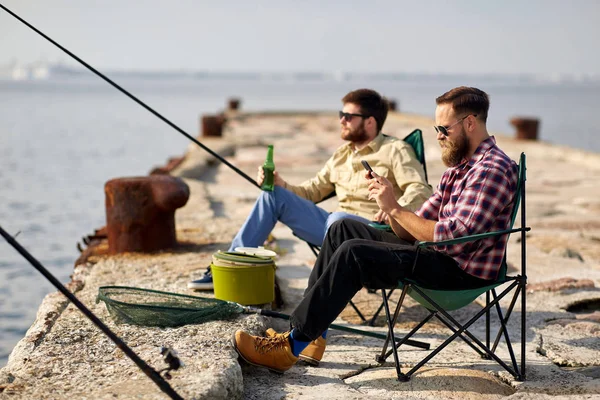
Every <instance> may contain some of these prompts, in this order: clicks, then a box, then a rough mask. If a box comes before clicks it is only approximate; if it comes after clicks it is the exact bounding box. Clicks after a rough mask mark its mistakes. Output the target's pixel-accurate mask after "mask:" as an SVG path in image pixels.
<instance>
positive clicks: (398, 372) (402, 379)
mask: <svg viewBox="0 0 600 400" xmlns="http://www.w3.org/2000/svg"><path fill="white" fill-rule="evenodd" d="M392 290H393V289H392ZM390 292H391V290H390ZM381 296H382V297H383V305H384V307H385V315H386V318H387V321H388V332H389V333H388V334H389V336H390V337H391V338H392V349H393V351H394V363H395V364H396V375H397V376H398V381H400V382H406V381H408V380H409V379H410V378H409V377H408V376H406V375H404V374H403V373H402V370H401V369H400V360H398V348H397V347H396V337H395V336H394V326H393V324H392V317H391V315H390V307H389V305H388V297H387V296H386V293H385V289H382V290H381Z"/></svg>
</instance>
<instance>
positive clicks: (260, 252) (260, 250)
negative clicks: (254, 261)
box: [235, 246, 277, 258]
mask: <svg viewBox="0 0 600 400" xmlns="http://www.w3.org/2000/svg"><path fill="white" fill-rule="evenodd" d="M235 251H237V252H239V253H244V254H251V255H253V256H260V257H271V258H275V257H277V253H275V252H274V251H272V250H268V249H265V248H264V247H262V246H259V247H236V248H235Z"/></svg>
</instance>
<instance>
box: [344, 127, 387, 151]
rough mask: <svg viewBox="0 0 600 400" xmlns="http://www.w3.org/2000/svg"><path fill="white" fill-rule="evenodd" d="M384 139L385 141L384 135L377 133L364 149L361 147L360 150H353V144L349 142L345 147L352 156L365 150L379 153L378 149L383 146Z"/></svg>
mask: <svg viewBox="0 0 600 400" xmlns="http://www.w3.org/2000/svg"><path fill="white" fill-rule="evenodd" d="M384 139H385V135H384V134H383V133H381V132H379V133H378V134H377V136H375V137H374V138H373V140H371V141H370V142H369V143H368V144H367V145H366V146H365V147H363V148H362V149H360V150H356V149H354V144H353V143H351V142H350V143H348V144H347V146H348V148H349V149H350V150H351V151H352V152H353V153H354V154H358V153H362V152H363V151H364V150H365V149H366V148H369V149H371V151H370V152H371V153H377V151H379V148H380V147H381V145H382V144H383V141H384Z"/></svg>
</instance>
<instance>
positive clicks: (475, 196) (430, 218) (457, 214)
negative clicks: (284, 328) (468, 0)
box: [233, 87, 518, 372]
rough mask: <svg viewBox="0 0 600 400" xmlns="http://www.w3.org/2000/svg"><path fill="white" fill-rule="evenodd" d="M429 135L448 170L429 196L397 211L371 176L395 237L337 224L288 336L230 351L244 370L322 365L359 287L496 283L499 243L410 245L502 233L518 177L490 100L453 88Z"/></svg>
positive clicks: (239, 341)
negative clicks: (498, 136) (491, 128)
mask: <svg viewBox="0 0 600 400" xmlns="http://www.w3.org/2000/svg"><path fill="white" fill-rule="evenodd" d="M436 104H437V108H436V112H435V121H436V124H437V125H436V126H435V131H436V132H437V139H438V141H439V144H440V146H441V148H442V161H443V162H444V164H446V166H448V169H447V170H446V172H444V174H443V175H442V178H441V181H440V184H439V185H438V187H437V190H436V191H435V193H434V194H433V195H432V196H431V197H430V198H429V200H427V201H426V202H425V203H424V204H423V206H422V207H421V208H420V209H418V210H417V211H416V212H411V211H409V210H407V209H405V208H403V207H402V206H400V205H399V204H398V202H397V201H396V199H395V198H394V193H393V190H392V185H391V183H390V182H389V181H388V180H387V179H385V178H384V177H382V176H378V175H377V174H374V173H373V177H372V178H371V177H369V174H368V173H365V179H370V183H369V198H370V199H372V200H373V201H376V202H377V205H378V206H379V208H380V209H381V210H382V211H383V212H385V213H386V214H387V215H388V216H389V217H390V218H389V220H390V224H391V226H392V228H393V230H394V234H391V233H387V232H384V231H381V230H378V229H374V228H371V227H369V226H368V225H365V224H363V223H359V222H356V221H353V220H348V219H346V220H341V221H338V222H336V223H334V224H333V225H332V226H331V227H330V228H329V231H328V233H327V237H326V238H325V241H324V242H323V246H322V248H321V252H320V254H319V257H318V259H317V261H316V263H315V266H314V268H313V271H312V273H311V275H310V278H309V281H308V288H307V289H306V291H305V292H304V298H303V299H302V301H301V302H300V304H299V305H298V307H297V308H296V309H295V310H294V312H293V313H292V315H291V318H290V323H291V326H292V330H291V331H290V332H285V333H276V332H274V331H272V330H270V331H268V332H267V337H265V338H263V337H257V336H251V335H249V334H247V333H246V332H243V331H237V332H236V333H235V334H234V338H233V345H234V347H235V349H236V350H237V352H238V353H239V354H240V355H241V356H242V358H244V359H245V360H246V361H248V362H250V363H251V364H255V365H258V366H263V367H266V368H269V369H270V370H272V371H276V372H284V371H286V370H287V369H289V368H291V367H292V366H293V365H294V364H295V363H296V361H297V360H298V358H301V359H303V360H305V361H308V362H311V363H313V364H318V362H319V361H320V360H321V358H322V357H323V353H324V351H325V346H326V337H327V328H328V327H329V325H330V324H331V323H332V322H333V321H334V320H335V318H337V316H338V315H339V313H340V312H341V311H342V310H343V309H344V307H346V304H347V303H348V302H349V301H350V300H351V299H352V297H354V295H355V294H356V292H358V291H359V290H360V289H361V288H362V287H367V288H377V289H379V288H386V289H391V288H395V287H396V286H397V284H398V280H399V279H402V278H410V279H412V280H414V281H416V282H417V283H418V284H419V285H420V286H423V287H426V288H431V289H470V288H475V287H482V286H487V285H489V284H490V283H492V282H493V281H494V280H495V279H496V278H497V275H498V272H499V269H500V265H501V262H502V258H503V256H504V250H505V247H506V242H507V240H508V238H507V236H506V235H500V236H494V237H489V238H486V239H482V240H479V241H475V242H469V243H461V244H454V245H448V246H437V247H434V248H426V249H422V250H421V251H420V254H419V257H418V261H417V265H416V268H415V270H414V272H413V270H412V268H413V263H414V260H415V257H416V248H415V246H414V244H413V243H414V242H415V241H442V240H449V239H456V238H459V237H463V236H467V235H473V234H478V233H485V232H490V231H499V230H504V229H508V227H509V226H510V215H511V211H512V208H513V199H514V197H515V193H516V190H517V175H518V168H517V165H516V163H515V162H514V161H512V160H511V159H510V158H509V157H508V156H507V155H506V154H505V153H504V152H503V151H502V150H500V148H499V147H498V146H497V145H496V140H495V139H494V137H493V136H490V135H489V134H488V132H487V128H486V120H487V114H488V109H489V98H488V95H487V94H486V93H485V92H483V91H481V90H479V89H476V88H471V87H458V88H455V89H452V90H450V91H449V92H447V93H444V94H443V95H442V96H440V97H438V98H437V99H436Z"/></svg>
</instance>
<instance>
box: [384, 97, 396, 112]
mask: <svg viewBox="0 0 600 400" xmlns="http://www.w3.org/2000/svg"><path fill="white" fill-rule="evenodd" d="M387 102H388V110H389V111H398V102H397V101H396V100H393V99H387Z"/></svg>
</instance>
